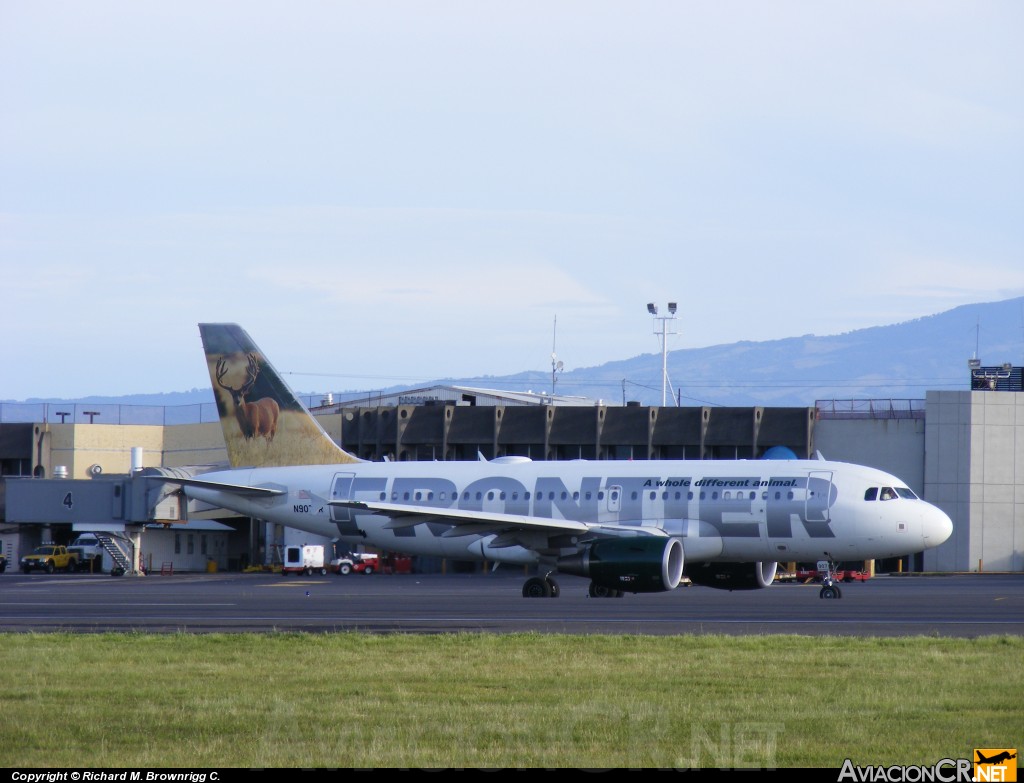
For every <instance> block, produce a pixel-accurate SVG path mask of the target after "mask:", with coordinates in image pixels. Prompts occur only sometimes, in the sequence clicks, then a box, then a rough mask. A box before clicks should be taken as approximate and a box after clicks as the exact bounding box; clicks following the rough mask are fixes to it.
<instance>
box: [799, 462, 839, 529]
mask: <svg viewBox="0 0 1024 783" xmlns="http://www.w3.org/2000/svg"><path fill="white" fill-rule="evenodd" d="M834 491H835V490H834V489H833V488H832V471H830V470H812V471H809V472H808V473H807V496H806V497H805V499H804V519H806V520H807V521H808V522H830V521H831V508H832V495H833V492H834Z"/></svg>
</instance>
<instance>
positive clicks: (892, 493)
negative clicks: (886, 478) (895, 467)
mask: <svg viewBox="0 0 1024 783" xmlns="http://www.w3.org/2000/svg"><path fill="white" fill-rule="evenodd" d="M878 498H879V500H895V499H896V490H894V489H893V488H892V487H882V493H881V494H880V495H879V496H878Z"/></svg>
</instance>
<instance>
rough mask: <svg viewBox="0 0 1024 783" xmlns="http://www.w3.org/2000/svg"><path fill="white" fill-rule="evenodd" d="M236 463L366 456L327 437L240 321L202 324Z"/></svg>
mask: <svg viewBox="0 0 1024 783" xmlns="http://www.w3.org/2000/svg"><path fill="white" fill-rule="evenodd" d="M199 333H200V335H201V337H202V339H203V350H204V351H205V352H206V365H207V369H208V370H209V372H210V382H211V383H212V384H213V394H214V398H215V399H216V401H217V414H218V416H220V421H221V426H222V428H223V430H224V443H225V445H226V446H227V450H228V460H229V461H230V462H231V467H233V468H238V467H277V466H283V465H334V464H341V463H350V462H361V461H362V460H360V459H358V458H357V457H354V456H352V455H351V454H349V453H348V452H346V451H345V450H344V449H342V448H341V447H340V446H338V444H336V443H335V442H334V441H333V440H332V439H331V436H330V435H328V434H327V433H326V432H325V431H324V428H323V427H321V426H320V423H319V422H318V421H317V420H316V419H315V418H313V416H312V414H310V412H309V410H308V409H307V408H306V406H305V405H303V404H302V402H301V401H300V400H299V399H298V397H296V396H295V393H294V392H293V391H292V390H291V389H290V388H289V387H288V384H286V383H285V382H284V381H283V380H282V379H281V376H280V374H278V372H277V370H275V369H274V367H273V365H271V364H270V362H269V361H267V359H266V357H265V356H264V355H263V353H262V352H261V351H260V349H259V348H258V347H256V344H255V343H254V342H253V341H252V338H250V337H249V335H248V334H247V333H246V331H245V330H244V329H242V327H240V326H238V325H237V324H199Z"/></svg>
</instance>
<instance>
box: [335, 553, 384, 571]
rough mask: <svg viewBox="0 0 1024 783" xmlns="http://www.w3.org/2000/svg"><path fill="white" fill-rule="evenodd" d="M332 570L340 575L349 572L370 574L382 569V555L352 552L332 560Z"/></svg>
mask: <svg viewBox="0 0 1024 783" xmlns="http://www.w3.org/2000/svg"><path fill="white" fill-rule="evenodd" d="M331 570H332V571H333V572H334V573H336V574H337V575H338V576H346V575H348V574H366V575H367V576H369V575H370V574H372V573H373V572H374V571H379V570H380V556H379V555H374V554H369V553H363V554H352V553H351V552H350V553H349V554H347V555H343V556H342V557H336V558H334V560H332V561H331Z"/></svg>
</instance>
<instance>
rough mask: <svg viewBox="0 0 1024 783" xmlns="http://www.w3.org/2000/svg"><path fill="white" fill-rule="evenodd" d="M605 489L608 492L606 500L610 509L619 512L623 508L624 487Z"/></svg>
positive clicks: (613, 512)
mask: <svg viewBox="0 0 1024 783" xmlns="http://www.w3.org/2000/svg"><path fill="white" fill-rule="evenodd" d="M604 491H605V492H606V493H607V495H606V498H605V500H606V501H607V503H608V511H609V512H611V513H612V514H618V513H619V511H621V510H622V487H620V486H617V485H616V486H611V487H605V489H604Z"/></svg>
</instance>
